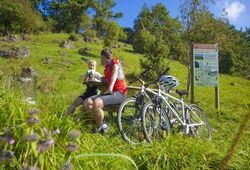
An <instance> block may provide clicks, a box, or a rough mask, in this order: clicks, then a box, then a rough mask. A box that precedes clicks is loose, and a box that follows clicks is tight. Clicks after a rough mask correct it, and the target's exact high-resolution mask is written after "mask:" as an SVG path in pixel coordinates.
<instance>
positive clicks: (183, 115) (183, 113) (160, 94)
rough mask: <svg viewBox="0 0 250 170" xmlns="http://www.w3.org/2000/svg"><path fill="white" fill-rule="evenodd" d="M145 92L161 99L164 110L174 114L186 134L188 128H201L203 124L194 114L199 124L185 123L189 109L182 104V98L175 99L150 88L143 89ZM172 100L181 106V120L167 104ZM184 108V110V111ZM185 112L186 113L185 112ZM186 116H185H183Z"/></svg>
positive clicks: (159, 90)
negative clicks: (184, 128)
mask: <svg viewBox="0 0 250 170" xmlns="http://www.w3.org/2000/svg"><path fill="white" fill-rule="evenodd" d="M144 90H145V91H146V92H149V93H152V94H155V95H157V96H158V97H159V98H160V99H162V100H163V101H164V103H165V104H166V108H165V110H166V109H167V108H169V109H170V111H171V112H172V113H173V114H174V116H175V117H176V118H177V119H178V120H179V121H180V122H181V124H182V125H183V126H184V127H187V128H186V133H187V134H188V133H189V129H190V127H197V126H201V125H203V124H204V122H203V121H202V120H201V119H200V118H199V117H198V116H197V114H194V116H195V117H196V118H197V119H199V121H200V123H192V124H187V122H186V117H187V116H186V115H188V111H189V110H191V108H190V107H189V106H188V105H187V104H185V103H184V100H183V98H180V99H178V98H176V97H174V96H172V95H170V94H169V93H166V92H164V91H162V90H161V89H160V88H158V89H157V90H156V89H150V88H145V89H144ZM169 98H170V99H173V100H174V101H177V102H178V103H180V104H181V108H182V118H183V119H182V118H181V117H180V116H179V115H178V113H177V111H176V110H175V109H174V108H173V107H172V106H171V105H170V103H169V102H168V99H169ZM185 108H186V109H185ZM185 110H186V112H185ZM185 114H186V115H185Z"/></svg>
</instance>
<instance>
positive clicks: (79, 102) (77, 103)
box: [65, 96, 83, 115]
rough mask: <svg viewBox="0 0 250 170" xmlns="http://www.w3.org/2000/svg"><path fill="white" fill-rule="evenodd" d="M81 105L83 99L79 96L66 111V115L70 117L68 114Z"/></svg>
mask: <svg viewBox="0 0 250 170" xmlns="http://www.w3.org/2000/svg"><path fill="white" fill-rule="evenodd" d="M81 104H83V99H82V98H81V97H80V96H79V97H77V98H76V99H75V100H74V101H73V103H72V104H71V105H70V106H69V108H68V109H67V111H66V113H65V114H66V115H70V114H72V113H73V112H74V111H75V109H76V108H77V107H78V106H80V105H81Z"/></svg>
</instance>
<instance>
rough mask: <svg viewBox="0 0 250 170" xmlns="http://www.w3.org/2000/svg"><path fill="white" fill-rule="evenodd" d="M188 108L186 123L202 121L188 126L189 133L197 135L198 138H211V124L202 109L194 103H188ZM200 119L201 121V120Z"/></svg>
mask: <svg viewBox="0 0 250 170" xmlns="http://www.w3.org/2000/svg"><path fill="white" fill-rule="evenodd" d="M189 107H190V109H191V110H190V109H188V110H189V113H188V117H187V124H189V125H190V124H192V123H202V122H203V123H204V124H203V125H197V126H194V127H191V128H190V132H189V135H191V136H194V137H198V138H202V139H203V138H205V139H209V140H211V138H212V133H211V126H210V124H209V122H208V120H207V118H206V116H205V114H204V113H203V112H202V110H201V109H200V108H199V107H198V106H196V105H190V106H189ZM201 121H202V122H201Z"/></svg>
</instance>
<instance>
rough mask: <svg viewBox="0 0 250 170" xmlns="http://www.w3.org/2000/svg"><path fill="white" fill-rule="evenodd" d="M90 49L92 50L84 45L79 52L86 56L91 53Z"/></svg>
mask: <svg viewBox="0 0 250 170" xmlns="http://www.w3.org/2000/svg"><path fill="white" fill-rule="evenodd" d="M89 51H90V48H88V47H84V48H81V49H79V53H80V54H81V55H85V56H89V55H90V53H89Z"/></svg>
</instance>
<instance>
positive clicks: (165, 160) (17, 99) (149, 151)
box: [0, 34, 250, 170]
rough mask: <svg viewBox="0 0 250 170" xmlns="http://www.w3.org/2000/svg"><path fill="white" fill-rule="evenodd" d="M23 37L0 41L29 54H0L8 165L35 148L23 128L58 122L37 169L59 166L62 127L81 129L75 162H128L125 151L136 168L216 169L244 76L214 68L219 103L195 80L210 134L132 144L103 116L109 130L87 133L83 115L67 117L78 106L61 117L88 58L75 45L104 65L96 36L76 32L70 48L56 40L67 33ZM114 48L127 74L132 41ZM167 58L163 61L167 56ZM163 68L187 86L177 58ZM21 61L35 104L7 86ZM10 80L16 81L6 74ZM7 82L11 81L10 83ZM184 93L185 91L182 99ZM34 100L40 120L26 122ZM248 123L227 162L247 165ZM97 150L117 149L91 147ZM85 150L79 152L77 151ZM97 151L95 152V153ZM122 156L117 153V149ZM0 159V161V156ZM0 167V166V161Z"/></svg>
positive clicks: (231, 130)
mask: <svg viewBox="0 0 250 170" xmlns="http://www.w3.org/2000/svg"><path fill="white" fill-rule="evenodd" d="M29 37H30V40H29V41H21V42H19V43H12V44H9V43H6V42H1V43H0V48H3V47H5V46H18V47H19V46H29V48H30V56H29V57H28V58H27V59H24V60H21V59H6V58H0V65H1V67H0V80H1V89H0V90H1V91H0V121H1V123H0V130H2V129H3V128H4V127H10V128H12V131H13V136H14V139H15V144H14V145H4V144H1V145H0V146H1V149H2V148H3V149H4V146H6V147H7V149H9V150H13V151H14V152H15V157H14V161H13V163H12V164H10V165H7V166H6V167H5V168H7V169H21V166H22V164H23V162H24V160H25V155H28V156H26V158H27V157H28V158H29V159H26V160H28V164H29V165H32V164H34V163H35V162H36V157H37V155H36V154H37V153H36V151H35V149H34V144H31V145H29V144H28V143H26V142H24V140H23V135H24V134H27V133H28V132H29V131H30V130H31V129H32V130H33V131H35V132H37V133H39V134H43V133H42V130H41V129H42V128H43V127H46V128H47V129H48V130H49V131H54V130H55V129H56V128H59V129H60V131H61V132H60V134H58V135H55V136H54V137H53V138H54V139H55V144H54V146H53V147H52V148H51V150H50V151H48V152H46V153H43V154H40V156H39V162H40V166H41V169H59V168H60V166H61V165H62V164H63V162H64V158H65V154H66V153H67V151H66V149H65V147H66V145H67V144H68V143H69V141H70V138H69V132H70V130H72V129H77V130H80V131H81V136H80V138H79V139H77V143H78V144H79V150H78V151H77V152H74V153H73V154H71V160H72V163H73V165H74V168H75V169H95V170H96V169H135V166H134V165H133V164H132V162H131V161H130V160H128V159H126V158H125V156H128V157H131V158H132V160H133V161H134V162H135V163H136V166H137V167H138V168H139V169H143V170H144V169H149V170H151V169H210V168H211V169H219V167H220V165H221V161H222V160H223V159H224V157H225V156H226V155H227V152H228V150H229V149H230V148H231V146H232V144H233V142H234V138H235V135H236V134H237V132H238V130H239V128H240V126H241V124H242V123H243V121H244V120H245V118H246V115H247V113H248V112H249V104H250V97H249V96H250V81H248V80H245V79H242V78H238V77H231V76H228V75H220V87H219V88H220V109H219V111H217V110H216V109H215V108H214V88H210V87H206V88H205V87H196V88H195V100H196V103H197V104H198V105H200V106H201V107H202V108H203V109H204V113H205V114H206V116H207V118H208V120H209V121H210V123H211V126H212V140H211V141H207V140H199V139H195V138H189V137H184V136H181V135H174V136H172V137H171V138H170V139H169V140H166V141H164V142H161V143H160V142H155V143H154V144H152V145H149V144H142V145H139V146H132V145H129V144H127V143H126V142H125V141H123V139H122V138H121V136H120V134H119V132H118V130H117V127H116V124H115V123H113V124H111V123H109V125H110V127H111V128H110V131H109V133H108V134H107V135H105V136H102V135H100V134H92V133H90V129H91V127H92V124H91V121H90V120H89V118H86V117H85V118H82V119H81V120H80V121H78V122H74V121H73V119H74V117H75V115H76V114H77V111H76V112H75V114H74V115H71V116H69V117H66V116H65V115H64V113H65V110H66V109H67V107H68V106H69V104H70V103H71V102H72V101H73V100H74V99H75V97H76V96H78V95H79V94H81V93H82V92H83V90H84V88H85V87H84V86H83V85H82V84H81V75H82V74H83V73H85V72H86V70H87V64H86V63H85V62H84V61H83V60H82V59H81V57H83V56H82V55H80V54H79V53H78V50H79V49H80V48H83V47H89V48H90V49H91V51H90V53H91V55H90V57H89V58H91V59H95V60H96V61H97V63H98V68H97V70H98V71H99V72H101V73H102V72H103V67H102V66H100V61H99V60H100V56H99V54H100V51H101V49H102V47H103V44H102V42H101V41H100V40H97V41H96V42H93V43H85V42H84V41H82V39H80V40H79V41H77V42H74V46H75V48H73V49H63V48H60V47H59V45H60V43H61V42H62V41H63V40H66V39H67V38H68V37H69V35H67V34H40V35H30V36H29ZM113 53H114V54H115V55H116V56H117V57H119V59H122V60H123V62H124V63H125V65H126V66H125V72H126V74H127V75H133V74H135V75H136V74H138V73H139V72H140V66H139V59H140V58H141V57H142V56H141V55H139V54H135V53H133V51H132V47H131V46H127V47H124V45H123V44H121V48H118V49H113ZM45 57H51V59H52V63H51V64H43V63H42V60H43V59H44V58H45ZM166 64H167V63H166ZM168 64H169V65H170V74H172V75H174V76H176V77H178V78H179V79H180V81H181V85H180V88H184V89H185V88H186V83H187V80H186V79H187V78H186V77H187V68H186V67H185V66H183V65H182V64H180V63H179V62H176V61H169V63H168ZM22 66H31V67H32V68H33V69H34V70H35V71H36V72H37V73H38V78H37V104H36V105H35V106H30V105H28V104H26V103H24V102H22V100H21V96H20V95H19V94H18V93H17V92H16V90H12V92H11V88H9V89H8V88H7V80H8V76H9V75H12V76H13V75H17V74H18V73H19V72H20V71H21V67H22ZM12 84H14V85H17V84H18V83H17V81H13V83H12ZM14 85H13V87H14ZM186 100H187V101H189V99H186ZM34 107H35V108H38V109H39V110H41V113H39V114H38V117H39V118H40V123H39V124H38V125H36V127H34V128H31V127H30V126H28V125H27V124H26V118H27V117H28V109H29V108H34ZM249 137H250V125H249V123H248V125H247V128H246V130H245V131H244V133H243V135H242V136H241V138H240V142H239V145H238V146H237V147H236V150H235V152H234V154H233V157H232V159H231V160H230V162H229V163H228V166H227V168H228V169H248V167H249V166H250V162H249V159H250V154H249V153H250V141H249ZM101 153H109V154H111V153H112V154H120V155H108V156H107V155H98V154H101ZM79 154H84V157H81V158H76V156H77V155H79ZM96 154H97V155H96ZM117 156H122V157H117ZM0 165H1V164H0ZM0 169H1V168H0Z"/></svg>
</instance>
